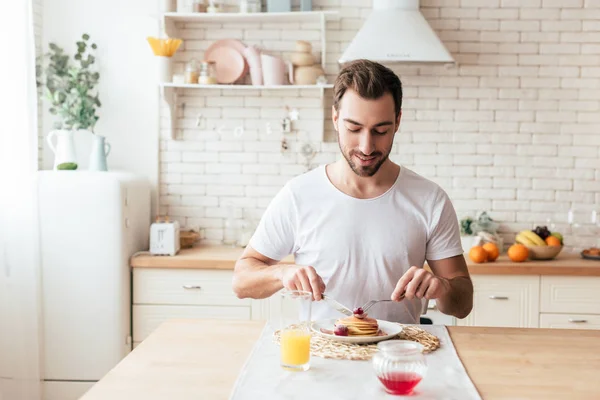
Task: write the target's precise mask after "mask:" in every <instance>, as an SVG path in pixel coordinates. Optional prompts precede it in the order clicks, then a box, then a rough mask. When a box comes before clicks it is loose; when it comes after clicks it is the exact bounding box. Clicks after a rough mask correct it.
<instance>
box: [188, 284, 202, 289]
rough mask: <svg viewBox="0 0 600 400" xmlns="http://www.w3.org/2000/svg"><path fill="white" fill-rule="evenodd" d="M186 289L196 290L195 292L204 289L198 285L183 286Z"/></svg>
mask: <svg viewBox="0 0 600 400" xmlns="http://www.w3.org/2000/svg"><path fill="white" fill-rule="evenodd" d="M183 288H184V289H195V290H200V289H202V286H197V285H183Z"/></svg>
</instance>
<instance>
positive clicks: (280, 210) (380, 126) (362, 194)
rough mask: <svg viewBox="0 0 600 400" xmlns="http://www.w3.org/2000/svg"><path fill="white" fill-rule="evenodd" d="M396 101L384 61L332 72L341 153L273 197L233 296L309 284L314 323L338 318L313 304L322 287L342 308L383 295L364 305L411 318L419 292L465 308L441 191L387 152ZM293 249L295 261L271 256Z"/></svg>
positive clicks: (463, 281) (460, 262) (455, 232)
mask: <svg viewBox="0 0 600 400" xmlns="http://www.w3.org/2000/svg"><path fill="white" fill-rule="evenodd" d="M401 106H402V85H401V82H400V79H399V78H398V77H397V76H396V75H395V74H394V73H393V72H392V71H391V70H390V69H388V68H386V67H384V66H382V65H380V64H377V63H374V62H371V61H367V60H359V61H355V62H353V63H350V64H349V65H347V66H346V67H344V68H343V69H342V71H340V74H339V76H338V77H337V79H336V82H335V86H334V104H333V107H332V118H333V124H334V127H335V130H336V131H337V133H338V142H339V147H340V150H341V152H342V155H343V156H344V157H343V158H342V159H340V160H339V161H337V162H335V163H333V164H329V165H324V166H321V167H318V168H316V169H314V170H312V171H310V172H307V173H305V174H302V175H300V176H297V177H295V178H294V179H292V180H291V181H289V182H288V183H287V184H286V185H285V186H284V187H283V189H282V190H281V191H280V192H279V193H278V194H277V195H276V197H275V198H274V199H273V200H272V201H271V203H270V204H269V206H268V208H267V210H266V212H265V213H264V215H263V217H262V219H261V221H260V223H259V226H258V228H257V230H256V232H255V233H254V235H253V237H252V239H251V240H250V243H249V245H248V246H247V247H246V249H245V251H244V253H243V255H242V256H241V258H240V259H239V260H238V261H237V263H236V266H235V271H234V279H233V289H234V291H235V293H236V294H237V296H238V297H240V298H255V299H262V298H267V297H269V296H271V295H272V294H274V293H276V292H277V291H279V290H280V289H282V288H286V289H291V290H304V291H308V292H312V294H313V298H314V300H316V301H317V302H316V303H313V312H312V318H313V319H322V318H335V317H339V316H340V314H339V313H338V312H337V311H335V310H334V309H333V308H331V306H329V305H328V304H327V303H326V302H323V301H318V300H321V298H322V293H324V292H325V293H327V294H329V295H331V296H332V297H333V298H335V299H337V300H338V301H339V302H341V303H342V304H344V305H346V306H347V307H350V308H352V307H358V306H360V305H362V304H364V303H365V302H367V301H368V300H380V299H390V298H391V299H392V300H394V301H393V302H382V303H378V304H377V305H375V306H374V307H373V308H371V309H370V310H369V313H368V314H369V316H371V317H374V318H379V319H384V320H388V321H397V322H402V323H419V316H420V314H421V309H422V302H423V301H424V300H423V299H436V302H437V306H438V309H439V310H440V311H442V312H443V313H445V314H449V315H454V316H456V317H458V318H464V317H466V316H467V315H468V314H469V313H470V311H471V308H472V302H473V286H472V283H471V279H470V277H469V273H468V270H467V267H466V263H465V260H464V257H463V255H462V254H463V249H462V247H461V242H460V231H459V226H458V221H457V217H456V213H455V211H454V208H453V206H452V204H451V202H450V200H449V198H448V196H447V195H446V193H445V192H444V191H443V190H442V189H441V188H440V187H439V186H438V185H437V184H435V183H433V182H431V181H429V180H427V179H425V178H423V177H421V176H419V175H417V174H416V173H414V172H412V171H410V170H409V169H407V168H405V167H400V166H399V165H397V164H395V163H393V162H392V161H391V160H390V159H389V158H388V156H389V154H390V151H391V150H392V145H393V141H394V136H395V133H396V131H397V130H398V128H399V126H400V117H401ZM289 254H293V255H294V256H295V263H296V264H295V265H283V264H278V261H280V260H281V259H282V258H284V257H286V256H288V255H289ZM425 261H427V263H428V265H429V267H430V269H431V271H432V272H433V273H430V272H428V271H427V270H425V269H423V265H424V263H425Z"/></svg>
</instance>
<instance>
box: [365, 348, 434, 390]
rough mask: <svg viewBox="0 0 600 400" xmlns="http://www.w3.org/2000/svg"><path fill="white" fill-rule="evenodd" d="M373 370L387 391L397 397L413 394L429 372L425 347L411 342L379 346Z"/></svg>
mask: <svg viewBox="0 0 600 400" xmlns="http://www.w3.org/2000/svg"><path fill="white" fill-rule="evenodd" d="M377 349H378V352H377V353H375V355H374V356H373V361H372V362H373V369H374V370H375V373H376V374H377V378H379V381H380V382H381V383H382V385H383V386H384V387H385V391H386V392H388V393H390V394H395V395H407V394H410V393H412V391H413V389H414V388H415V386H417V385H418V384H419V382H421V379H423V377H424V376H425V373H426V372H427V363H426V362H425V356H424V355H423V346H422V345H421V344H420V343H417V342H413V341H411V340H388V341H384V342H379V343H378V344H377Z"/></svg>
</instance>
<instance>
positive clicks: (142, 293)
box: [133, 268, 251, 307]
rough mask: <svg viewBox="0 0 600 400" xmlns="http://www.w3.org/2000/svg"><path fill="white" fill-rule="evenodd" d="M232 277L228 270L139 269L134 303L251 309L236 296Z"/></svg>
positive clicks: (134, 284)
mask: <svg viewBox="0 0 600 400" xmlns="http://www.w3.org/2000/svg"><path fill="white" fill-rule="evenodd" d="M232 278H233V271H227V270H209V269H150V268H148V269H142V268H136V269H134V271H133V303H134V304H172V305H206V306H211V305H218V306H247V307H250V306H251V301H250V299H244V300H240V299H238V298H237V296H236V295H235V293H233V289H232V286H231V281H232Z"/></svg>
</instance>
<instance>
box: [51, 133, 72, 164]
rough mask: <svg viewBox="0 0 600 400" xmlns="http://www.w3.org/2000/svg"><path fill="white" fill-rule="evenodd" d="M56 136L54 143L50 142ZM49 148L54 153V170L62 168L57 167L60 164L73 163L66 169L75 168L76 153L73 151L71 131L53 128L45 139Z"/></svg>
mask: <svg viewBox="0 0 600 400" xmlns="http://www.w3.org/2000/svg"><path fill="white" fill-rule="evenodd" d="M54 137H56V145H54V143H53V142H52V139H53V138H54ZM46 140H47V141H48V145H49V146H50V150H52V152H53V153H54V170H55V171H56V170H58V169H63V168H59V166H61V165H63V166H64V165H65V164H74V168H73V166H71V167H69V168H67V169H77V155H76V152H75V142H74V140H73V131H67V130H55V131H51V132H50V133H49V134H48V137H47V139H46Z"/></svg>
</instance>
